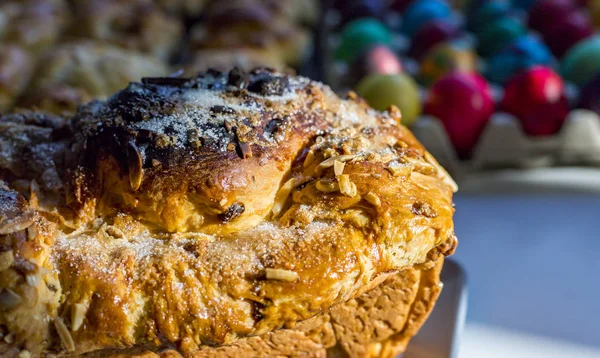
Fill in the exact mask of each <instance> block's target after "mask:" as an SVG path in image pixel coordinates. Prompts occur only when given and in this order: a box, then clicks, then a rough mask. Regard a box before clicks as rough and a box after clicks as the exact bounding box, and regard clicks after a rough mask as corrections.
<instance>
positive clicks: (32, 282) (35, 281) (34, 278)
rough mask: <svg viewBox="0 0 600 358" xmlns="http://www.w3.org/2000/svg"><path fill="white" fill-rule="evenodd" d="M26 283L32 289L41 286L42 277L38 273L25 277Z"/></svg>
mask: <svg viewBox="0 0 600 358" xmlns="http://www.w3.org/2000/svg"><path fill="white" fill-rule="evenodd" d="M25 282H27V284H28V285H29V286H31V287H37V285H39V284H40V275H39V274H37V273H31V274H28V275H25Z"/></svg>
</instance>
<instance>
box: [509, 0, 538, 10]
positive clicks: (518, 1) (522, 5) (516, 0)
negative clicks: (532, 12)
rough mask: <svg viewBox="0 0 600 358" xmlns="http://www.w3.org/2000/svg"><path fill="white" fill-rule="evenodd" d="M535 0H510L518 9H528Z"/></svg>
mask: <svg viewBox="0 0 600 358" xmlns="http://www.w3.org/2000/svg"><path fill="white" fill-rule="evenodd" d="M536 2H537V0H512V1H511V3H512V4H513V6H514V7H517V8H519V9H524V10H529V9H530V8H531V7H532V6H533V5H534V4H535V3H536Z"/></svg>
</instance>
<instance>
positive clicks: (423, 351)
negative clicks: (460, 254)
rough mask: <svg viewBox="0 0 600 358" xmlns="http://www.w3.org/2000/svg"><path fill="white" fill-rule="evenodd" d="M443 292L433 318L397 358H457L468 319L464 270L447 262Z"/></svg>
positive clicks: (449, 261) (430, 317)
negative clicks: (466, 319) (466, 318)
mask: <svg viewBox="0 0 600 358" xmlns="http://www.w3.org/2000/svg"><path fill="white" fill-rule="evenodd" d="M441 280H442V282H443V283H444V288H443V290H442V293H441V294H440V297H439V298H438V300H437V303H436V304H435V307H434V309H433V311H432V312H431V315H430V316H429V318H428V319H427V321H426V322H425V324H424V325H423V327H421V330H419V333H418V334H417V335H416V336H415V337H413V338H412V339H411V341H410V343H409V344H408V347H407V349H406V352H405V353H404V354H402V355H400V357H398V358H457V357H458V344H459V341H460V336H461V333H462V330H463V327H464V323H465V317H466V315H467V283H466V277H465V273H464V270H463V269H462V267H461V266H460V265H459V264H458V263H456V262H455V261H453V260H449V259H447V260H446V261H445V263H444V268H443V269H442V274H441Z"/></svg>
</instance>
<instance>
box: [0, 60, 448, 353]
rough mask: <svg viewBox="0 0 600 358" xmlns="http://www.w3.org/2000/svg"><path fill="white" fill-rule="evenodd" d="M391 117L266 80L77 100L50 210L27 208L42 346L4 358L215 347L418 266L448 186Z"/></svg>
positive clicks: (238, 74)
mask: <svg viewBox="0 0 600 358" xmlns="http://www.w3.org/2000/svg"><path fill="white" fill-rule="evenodd" d="M398 119H399V113H398V112H397V109H394V108H392V109H390V111H389V112H384V113H381V112H376V111H374V110H372V109H370V108H369V107H368V106H367V105H366V104H365V103H364V102H363V101H362V100H360V99H359V98H357V97H356V96H355V95H353V94H350V96H349V98H348V99H346V100H341V99H339V98H338V97H337V96H336V95H335V94H333V92H332V91H331V90H330V89H329V88H328V87H326V86H323V85H321V84H318V83H315V82H311V81H309V80H307V79H304V78H300V77H291V76H289V75H285V74H281V73H277V72H271V71H267V70H256V71H253V72H251V73H245V72H243V71H239V70H234V71H231V72H229V73H220V72H215V71H211V72H208V73H205V74H202V75H201V76H200V77H198V78H194V79H179V78H154V79H145V80H143V81H142V83H137V84H132V85H130V86H129V87H128V88H127V89H126V90H123V91H121V92H119V93H117V94H116V95H114V96H112V97H111V98H110V99H109V100H108V101H106V102H93V103H91V104H89V105H86V106H85V107H83V108H82V109H81V110H80V111H78V114H77V115H76V116H75V117H73V118H72V119H71V120H69V128H70V131H71V133H72V135H71V136H70V138H71V140H72V143H71V144H70V145H69V146H68V149H67V150H65V151H66V152H67V153H66V154H65V155H66V156H68V155H67V154H70V155H72V156H74V157H75V159H76V160H75V161H72V162H71V161H68V160H66V161H65V162H64V164H63V165H62V166H63V168H61V169H59V170H58V172H61V173H65V178H66V181H67V189H68V190H67V194H66V198H65V199H66V200H65V202H64V203H63V204H62V205H61V206H60V207H61V209H62V210H63V211H59V212H58V213H56V212H54V213H49V212H48V209H47V208H45V207H43V206H42V207H40V205H39V202H42V201H43V200H39V199H38V198H37V196H30V198H29V200H30V205H31V206H33V207H34V208H37V210H38V211H39V215H40V217H41V216H43V217H44V218H46V219H44V220H46V221H51V222H55V223H57V224H58V229H57V230H56V231H55V232H54V235H53V239H54V244H53V245H50V246H48V247H43V248H41V249H40V252H42V253H44V255H46V256H47V257H49V258H50V260H49V262H50V264H51V265H52V267H53V270H54V272H56V274H57V275H58V282H59V283H60V288H59V289H60V291H61V292H62V293H63V295H62V296H61V301H60V308H59V309H58V311H56V312H50V311H48V312H46V316H44V317H43V318H42V320H43V321H44V322H53V323H52V324H53V325H49V326H48V328H47V329H48V332H50V337H51V338H50V339H49V340H46V341H37V342H31V341H28V340H27V338H26V337H25V336H23V337H22V338H19V339H24V340H25V341H23V340H21V341H19V342H25V343H20V345H19V347H22V346H23V344H25V346H27V347H29V346H30V345H33V344H37V345H38V346H40V347H44V348H40V349H46V350H50V351H54V352H63V353H64V352H65V351H66V350H71V351H73V352H74V353H84V352H89V351H94V350H98V349H104V348H116V349H125V348H130V347H138V348H139V347H144V348H146V349H150V350H152V351H157V350H159V349H162V348H164V347H173V346H175V347H176V348H177V349H178V350H179V351H181V352H192V351H196V350H198V349H201V348H203V347H206V346H220V345H230V344H234V343H235V342H236V341H237V340H239V339H241V338H244V337H251V336H260V335H264V334H267V333H268V332H274V331H276V330H278V329H280V328H282V327H293V326H294V324H295V323H296V322H300V321H304V320H307V319H309V318H311V317H314V316H316V315H319V314H322V313H324V312H328V311H329V310H330V308H331V307H333V306H337V305H340V304H343V303H345V302H347V301H349V300H351V299H353V298H355V297H357V296H359V295H361V294H363V293H364V292H365V290H366V289H368V288H371V287H372V286H374V285H376V284H377V283H378V282H379V281H377V278H378V277H380V275H381V274H384V273H388V272H390V271H394V270H404V269H408V268H410V267H413V266H415V265H419V267H421V268H423V269H428V268H430V267H431V266H432V265H433V263H431V260H432V259H434V258H438V257H439V255H443V254H444V253H446V252H448V251H451V250H452V248H453V247H454V244H453V243H452V240H455V237H454V232H453V224H452V214H453V211H454V209H453V208H452V192H453V190H454V187H453V185H452V181H451V179H449V177H447V174H445V172H444V171H443V169H441V168H440V167H439V166H438V165H437V163H436V162H435V160H434V159H433V158H431V157H430V155H429V154H428V153H427V152H426V151H425V150H424V149H423V147H422V146H421V145H420V144H419V143H418V142H417V141H416V139H415V138H414V137H413V136H412V134H411V133H410V132H409V131H408V130H407V129H406V128H405V127H403V126H401V125H399V124H398V122H399V121H398ZM9 162H10V161H9ZM9 164H10V163H9ZM54 164H55V165H56V162H54ZM58 166H59V167H61V165H58ZM32 200H33V201H32ZM67 212H70V213H71V215H68V214H67ZM69 227H71V228H74V229H75V231H73V229H69ZM434 276H435V277H437V274H435V275H434ZM423 292H425V291H423ZM422 296H423V300H430V301H434V300H435V298H434V297H435V295H434V294H430V295H429V296H427V295H425V294H423V295H422ZM432 297H433V298H432ZM417 300H419V299H417ZM36 307H37V306H36ZM415 307H417V306H415ZM428 307H430V305H425V309H419V310H418V312H417V316H415V317H414V318H413V319H412V322H415V323H414V324H415V325H418V323H419V322H420V321H419V319H420V318H419V317H423V315H424V314H425V313H426V312H427V310H428V309H429V308H428ZM1 314H2V313H0V315H1ZM409 317H410V316H409ZM17 321H18V320H17ZM396 330H397V327H396ZM11 332H12V331H11ZM61 332H62V333H61ZM65 332H66V333H65ZM410 332H412V331H410ZM57 334H58V335H59V336H60V337H61V339H60V340H59V339H58V338H57V337H58V336H57ZM19 337H20V336H19ZM342 338H343V337H341V336H340V337H337V338H336V339H338V340H340V341H342ZM404 338H405V336H401V337H400V338H399V339H398V342H400V343H399V344H398V345H395V346H393V347H392V346H390V347H391V348H390V349H397V348H398V347H400V346H401V344H403V342H404V341H403V340H402V339H404Z"/></svg>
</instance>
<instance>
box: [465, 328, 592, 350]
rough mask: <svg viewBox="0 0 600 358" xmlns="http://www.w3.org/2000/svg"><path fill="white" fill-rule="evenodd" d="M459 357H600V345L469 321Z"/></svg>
mask: <svg viewBox="0 0 600 358" xmlns="http://www.w3.org/2000/svg"><path fill="white" fill-rule="evenodd" d="M458 358H600V348H593V347H589V346H584V345H579V344H574V343H570V342H566V341H561V340H557V339H551V338H547V337H542V336H535V335H531V334H527V333H522V332H516V331H510V330H506V329H500V328H498V327H493V326H487V325H482V324H475V323H468V324H467V325H466V326H465V330H464V332H463V339H462V342H461V344H460V346H459V354H458Z"/></svg>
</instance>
